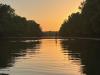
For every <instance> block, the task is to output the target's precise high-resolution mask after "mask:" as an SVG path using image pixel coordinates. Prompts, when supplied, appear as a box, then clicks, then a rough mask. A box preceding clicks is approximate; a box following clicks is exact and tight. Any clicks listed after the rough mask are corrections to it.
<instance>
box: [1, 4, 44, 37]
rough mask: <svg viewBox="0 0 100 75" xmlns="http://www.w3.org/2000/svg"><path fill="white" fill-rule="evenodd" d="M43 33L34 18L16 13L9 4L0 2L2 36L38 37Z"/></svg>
mask: <svg viewBox="0 0 100 75" xmlns="http://www.w3.org/2000/svg"><path fill="white" fill-rule="evenodd" d="M41 35H42V30H41V27H40V25H39V24H38V23H36V22H35V21H34V20H27V19H26V18H25V17H21V16H18V15H16V13H15V10H14V9H13V8H11V7H10V6H9V5H6V4H0V36H1V37H11V36H16V37H29V36H31V37H37V36H41Z"/></svg>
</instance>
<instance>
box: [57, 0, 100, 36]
mask: <svg viewBox="0 0 100 75" xmlns="http://www.w3.org/2000/svg"><path fill="white" fill-rule="evenodd" d="M79 9H80V10H81V12H77V13H72V14H71V15H70V16H69V17H68V20H65V21H64V22H63V24H62V26H61V28H60V30H59V34H60V36H63V37H100V0H86V1H84V2H82V3H81V5H80V7H79Z"/></svg>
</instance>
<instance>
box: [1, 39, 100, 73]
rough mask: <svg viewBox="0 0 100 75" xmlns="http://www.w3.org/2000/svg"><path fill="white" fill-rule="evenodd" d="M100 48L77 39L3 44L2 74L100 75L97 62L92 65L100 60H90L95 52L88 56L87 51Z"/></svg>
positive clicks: (5, 42) (4, 42)
mask: <svg viewBox="0 0 100 75" xmlns="http://www.w3.org/2000/svg"><path fill="white" fill-rule="evenodd" d="M92 43H93V44H92ZM95 43H96V45H95ZM98 45H100V43H98V42H93V41H92V42H91V41H80V40H78V41H77V40H74V39H71V40H68V39H65V40H62V39H41V40H24V41H1V43H0V51H1V52H0V75H5V74H6V75H92V74H93V73H95V74H93V75H96V73H97V75H99V74H98V71H97V70H96V71H95V70H93V71H95V72H93V71H92V67H95V68H96V67H97V66H95V64H97V63H91V64H90V65H89V62H92V61H96V59H95V57H94V59H95V60H94V59H93V60H92V59H91V60H89V58H91V57H92V56H91V55H92V54H93V53H94V52H93V51H92V52H93V53H92V52H91V53H90V56H89V57H87V56H86V55H89V54H88V51H84V50H86V49H87V50H94V49H100V48H99V47H97V46H98ZM80 50H82V51H81V52H80ZM97 53H98V52H97ZM85 54H86V55H85ZM96 58H97V57H96ZM88 60H89V61H88ZM92 64H94V66H92ZM90 66H91V67H90ZM92 72H93V73H92Z"/></svg>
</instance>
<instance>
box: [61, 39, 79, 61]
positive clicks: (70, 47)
mask: <svg viewBox="0 0 100 75" xmlns="http://www.w3.org/2000/svg"><path fill="white" fill-rule="evenodd" d="M61 45H62V48H63V52H64V53H65V54H66V53H68V55H69V57H70V60H79V59H80V50H79V48H78V47H77V46H76V45H78V44H75V40H63V41H61ZM66 51H67V52H66Z"/></svg>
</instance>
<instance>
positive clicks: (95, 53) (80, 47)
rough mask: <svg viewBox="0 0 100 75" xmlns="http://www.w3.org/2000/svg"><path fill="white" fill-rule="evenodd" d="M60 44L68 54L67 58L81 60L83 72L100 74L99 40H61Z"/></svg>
mask: <svg viewBox="0 0 100 75" xmlns="http://www.w3.org/2000/svg"><path fill="white" fill-rule="evenodd" d="M61 45H62V48H63V52H64V54H65V55H66V54H68V55H69V60H71V61H73V60H74V61H76V60H79V61H80V62H81V67H82V72H83V74H85V75H100V41H99V40H79V39H70V40H62V41H61ZM75 63H76V62H75Z"/></svg>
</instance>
